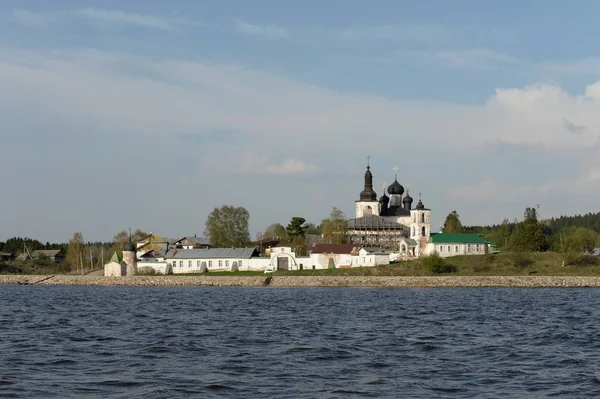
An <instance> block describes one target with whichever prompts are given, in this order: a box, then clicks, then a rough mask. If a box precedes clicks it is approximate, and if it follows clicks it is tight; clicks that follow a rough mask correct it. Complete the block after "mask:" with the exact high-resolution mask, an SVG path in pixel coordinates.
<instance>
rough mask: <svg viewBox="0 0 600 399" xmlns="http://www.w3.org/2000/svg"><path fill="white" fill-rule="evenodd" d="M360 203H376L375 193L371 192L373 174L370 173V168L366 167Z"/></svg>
mask: <svg viewBox="0 0 600 399" xmlns="http://www.w3.org/2000/svg"><path fill="white" fill-rule="evenodd" d="M360 200H361V201H377V193H376V192H375V191H374V190H373V174H372V173H371V167H370V166H367V171H366V172H365V188H364V190H363V191H361V192H360Z"/></svg>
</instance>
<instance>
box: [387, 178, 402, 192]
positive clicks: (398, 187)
mask: <svg viewBox="0 0 600 399" xmlns="http://www.w3.org/2000/svg"><path fill="white" fill-rule="evenodd" d="M388 193H390V195H402V194H404V187H402V185H401V184H400V183H398V180H397V179H394V182H393V183H392V184H390V186H389V187H388Z"/></svg>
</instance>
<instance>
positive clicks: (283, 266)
mask: <svg viewBox="0 0 600 399" xmlns="http://www.w3.org/2000/svg"><path fill="white" fill-rule="evenodd" d="M277 270H290V267H289V258H288V257H287V256H281V257H279V258H277Z"/></svg>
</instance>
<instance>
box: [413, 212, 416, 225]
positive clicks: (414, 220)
mask: <svg viewBox="0 0 600 399" xmlns="http://www.w3.org/2000/svg"><path fill="white" fill-rule="evenodd" d="M413 223H417V214H416V213H413Z"/></svg>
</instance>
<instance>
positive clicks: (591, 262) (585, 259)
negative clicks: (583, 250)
mask: <svg viewBox="0 0 600 399" xmlns="http://www.w3.org/2000/svg"><path fill="white" fill-rule="evenodd" d="M569 263H570V264H571V265H573V266H598V264H600V260H598V257H597V256H593V255H581V256H578V257H577V258H575V259H574V260H572V261H571V262H569Z"/></svg>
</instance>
